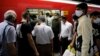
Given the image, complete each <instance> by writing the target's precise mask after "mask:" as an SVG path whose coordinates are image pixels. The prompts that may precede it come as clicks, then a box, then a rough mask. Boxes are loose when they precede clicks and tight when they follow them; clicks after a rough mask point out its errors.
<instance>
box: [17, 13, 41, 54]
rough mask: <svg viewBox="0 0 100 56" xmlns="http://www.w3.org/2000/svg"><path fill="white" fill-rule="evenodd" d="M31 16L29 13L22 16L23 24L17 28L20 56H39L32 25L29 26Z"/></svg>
mask: <svg viewBox="0 0 100 56" xmlns="http://www.w3.org/2000/svg"><path fill="white" fill-rule="evenodd" d="M28 19H29V14H28V13H27V12H25V13H23V15H22V23H21V25H20V26H19V27H18V28H17V31H18V32H17V33H18V55H19V56H34V53H35V55H36V56H39V53H38V51H37V49H36V46H35V43H34V40H33V38H32V34H31V31H32V29H31V25H30V24H29V21H28Z"/></svg>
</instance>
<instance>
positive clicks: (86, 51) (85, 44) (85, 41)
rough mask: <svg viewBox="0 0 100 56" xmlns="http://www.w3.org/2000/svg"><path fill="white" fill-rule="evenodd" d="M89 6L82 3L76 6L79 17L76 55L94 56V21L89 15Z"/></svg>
mask: <svg viewBox="0 0 100 56" xmlns="http://www.w3.org/2000/svg"><path fill="white" fill-rule="evenodd" d="M87 10H88V6H87V4H86V3H80V4H78V5H77V6H76V11H75V15H76V16H78V17H79V19H78V26H77V37H76V56H93V49H92V48H90V47H92V46H93V36H92V23H91V20H90V18H89V17H88V16H87Z"/></svg>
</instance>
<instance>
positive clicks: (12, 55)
mask: <svg viewBox="0 0 100 56" xmlns="http://www.w3.org/2000/svg"><path fill="white" fill-rule="evenodd" d="M6 36H7V51H8V54H9V56H17V51H16V47H15V45H14V43H15V42H16V31H15V28H14V27H11V28H10V29H9V30H8V32H7V35H6Z"/></svg>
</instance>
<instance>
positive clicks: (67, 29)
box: [60, 16, 72, 54]
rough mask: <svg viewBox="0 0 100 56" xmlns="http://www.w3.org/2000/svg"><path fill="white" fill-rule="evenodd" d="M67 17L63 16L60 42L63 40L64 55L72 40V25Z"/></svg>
mask: <svg viewBox="0 0 100 56" xmlns="http://www.w3.org/2000/svg"><path fill="white" fill-rule="evenodd" d="M66 19H67V18H66V17H65V16H62V21H61V33H60V40H61V49H62V54H63V53H64V51H65V50H66V49H67V47H68V45H69V44H70V42H71V40H72V38H71V37H72V36H71V35H72V24H71V23H70V22H68V21H67V20H66Z"/></svg>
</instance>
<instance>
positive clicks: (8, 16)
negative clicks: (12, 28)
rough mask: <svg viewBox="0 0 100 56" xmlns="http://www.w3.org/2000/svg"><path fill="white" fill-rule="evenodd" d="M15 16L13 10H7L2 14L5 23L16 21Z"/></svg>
mask: <svg viewBox="0 0 100 56" xmlns="http://www.w3.org/2000/svg"><path fill="white" fill-rule="evenodd" d="M16 17H17V14H16V12H15V11H14V10H7V11H6V12H5V13H4V19H5V20H7V21H12V20H13V19H16Z"/></svg>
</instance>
